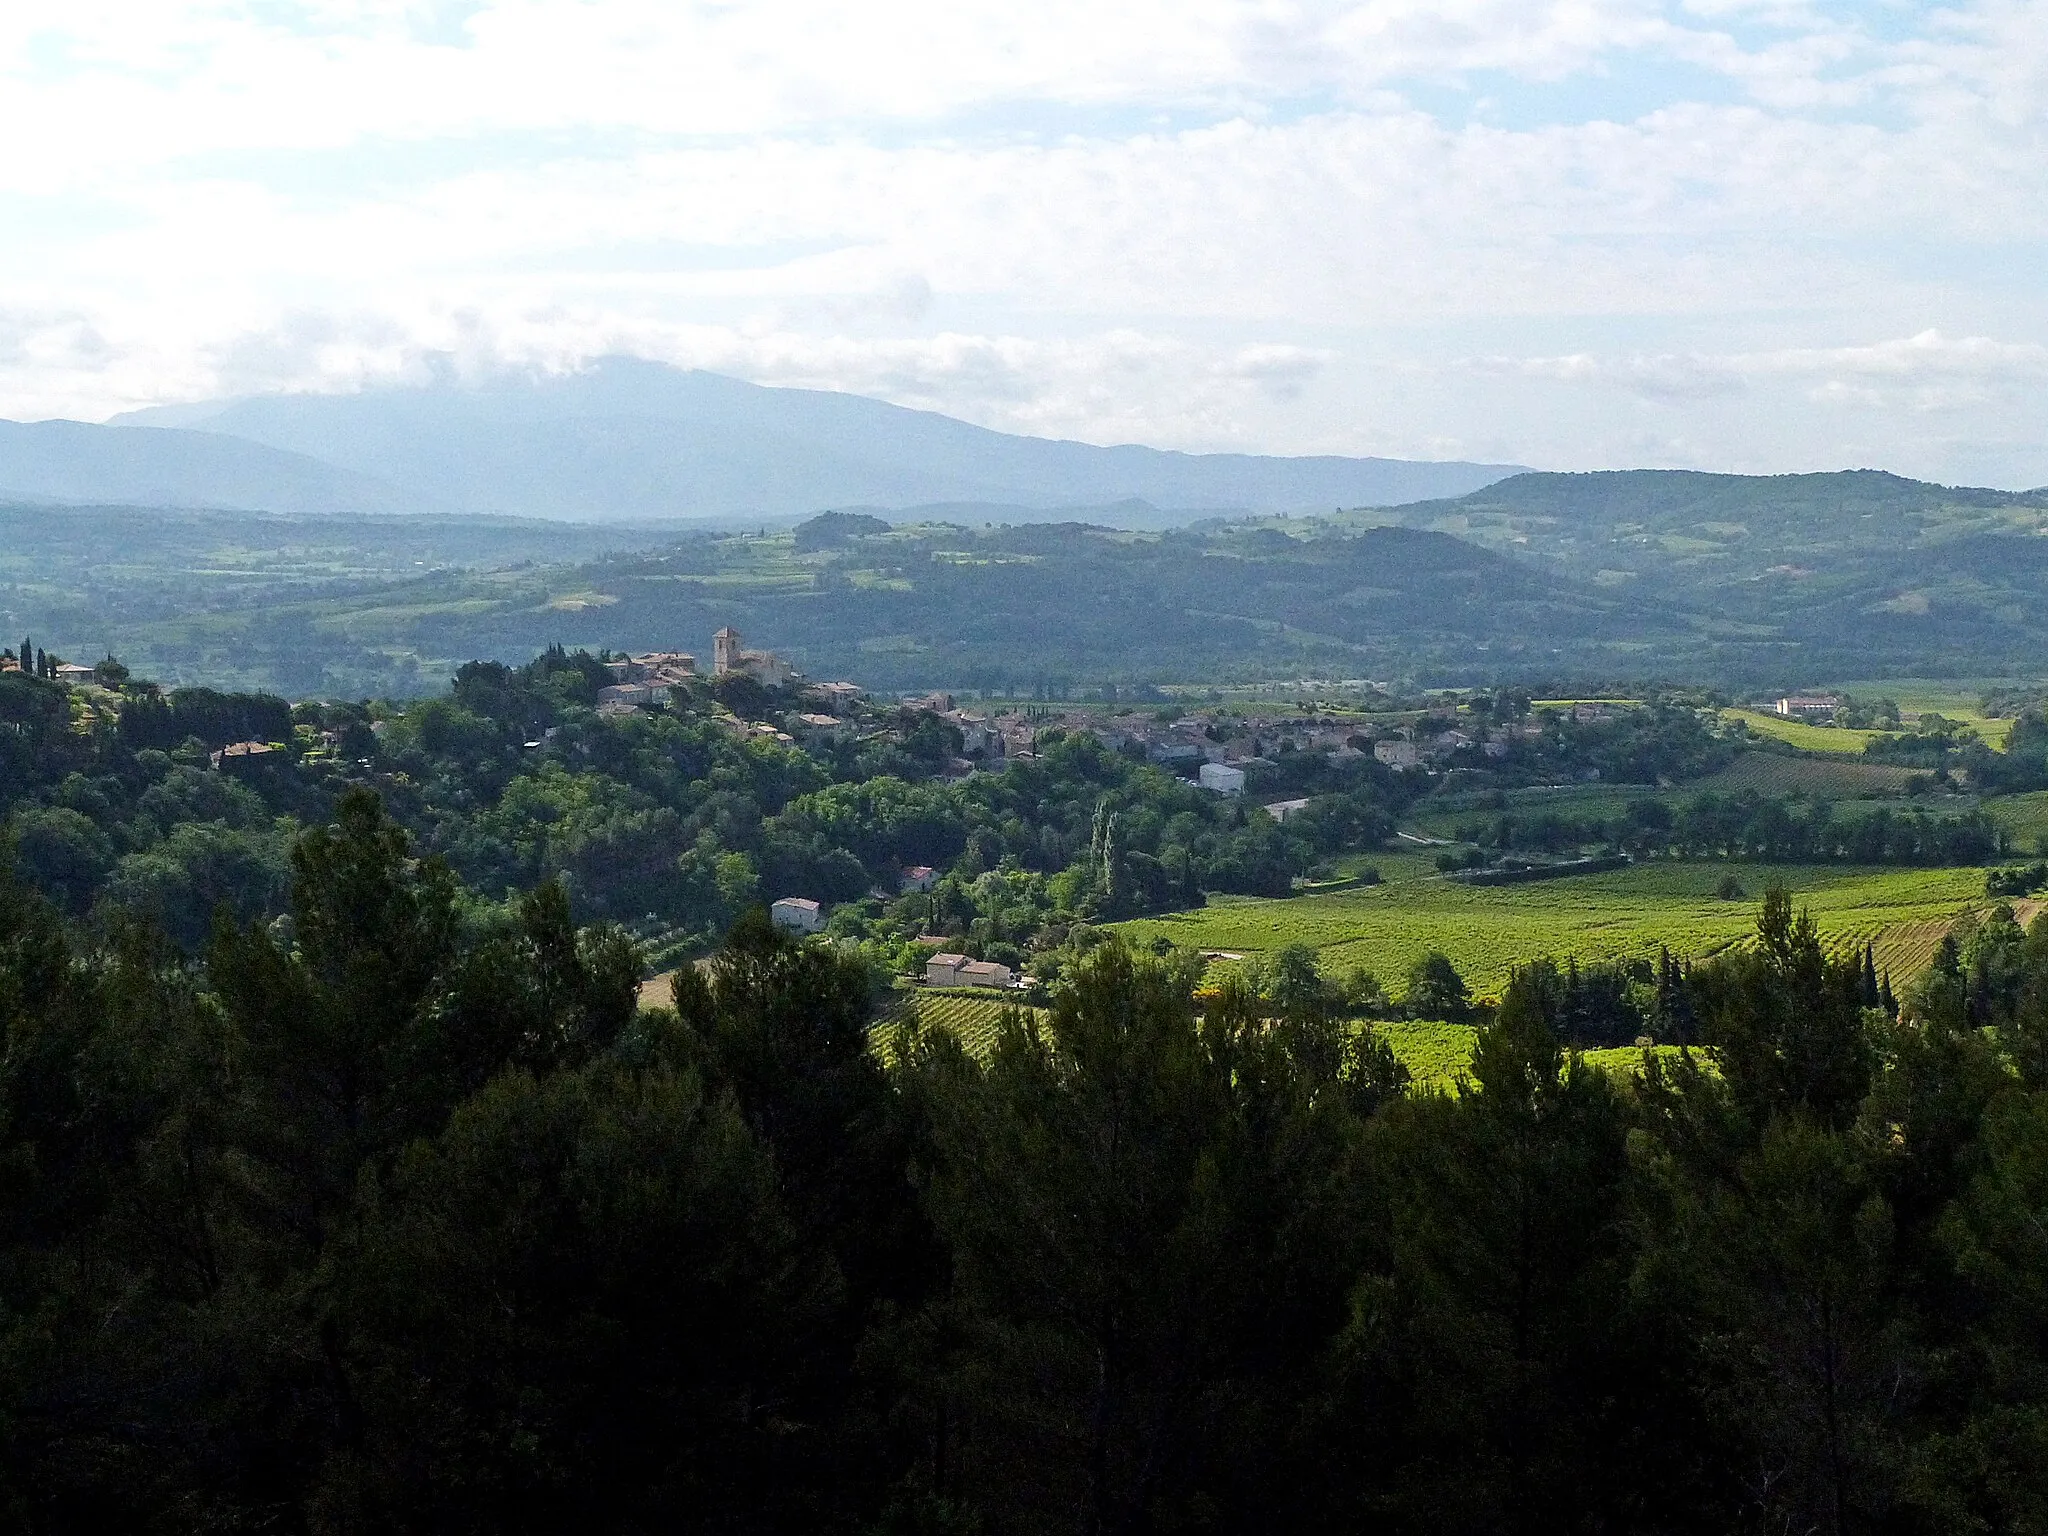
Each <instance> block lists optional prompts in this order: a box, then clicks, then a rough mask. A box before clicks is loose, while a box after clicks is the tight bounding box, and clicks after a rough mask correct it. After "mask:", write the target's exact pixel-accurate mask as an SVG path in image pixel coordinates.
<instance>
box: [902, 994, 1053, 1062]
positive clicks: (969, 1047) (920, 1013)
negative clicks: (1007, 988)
mask: <svg viewBox="0 0 2048 1536" xmlns="http://www.w3.org/2000/svg"><path fill="white" fill-rule="evenodd" d="M1011 1009H1021V1011H1023V1012H1026V1013H1030V1012H1034V1011H1036V1010H1032V1009H1028V1008H1022V1007H1021V1005H1020V1004H1018V1003H1016V1002H1013V1001H1011V1000H1010V999H1008V998H1002V997H990V996H987V995H985V994H981V993H976V992H964V991H955V990H952V989H950V988H949V989H947V990H944V991H910V992H905V993H903V994H902V995H901V996H900V998H899V999H898V1000H897V1001H896V1003H895V1005H894V1006H893V1007H892V1008H891V1009H890V1010H889V1011H888V1012H887V1013H886V1014H884V1016H883V1018H882V1020H881V1022H880V1023H878V1024H877V1025H876V1026H875V1030H874V1041H875V1045H876V1047H877V1048H878V1049H880V1050H882V1051H883V1052H885V1053H886V1052H888V1051H890V1050H893V1049H894V1046H895V1042H896V1037H897V1035H898V1033H899V1032H900V1030H901V1029H902V1027H903V1025H905V1024H907V1023H909V1022H910V1020H911V1019H912V1018H915V1019H916V1020H917V1021H918V1022H919V1023H921V1024H923V1025H924V1026H925V1027H926V1028H928V1029H942V1030H945V1031H946V1032H947V1033H949V1034H951V1035H952V1036H953V1037H954V1038H955V1039H957V1040H958V1041H959V1042H960V1044H961V1045H962V1047H964V1048H965V1049H966V1051H967V1054H968V1055H970V1056H973V1057H975V1058H977V1059H986V1057H987V1056H988V1053H989V1052H990V1051H991V1050H993V1049H994V1047H995V1042H996V1032H997V1030H998V1029H1000V1028H1001V1027H1002V1022H1003V1015H1004V1014H1005V1013H1007V1012H1009V1011H1010V1010H1011Z"/></svg>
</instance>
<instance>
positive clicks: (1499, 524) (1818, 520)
mask: <svg viewBox="0 0 2048 1536" xmlns="http://www.w3.org/2000/svg"><path fill="white" fill-rule="evenodd" d="M1361 520H1362V521H1366V522H1370V523H1380V522H1393V523H1397V524H1399V525H1400V526H1403V527H1411V528H1430V529H1435V530H1437V531H1439V532H1443V533H1450V534H1454V535H1456V536H1458V537H1460V538H1465V539H1470V540H1473V541H1474V542H1476V543H1480V544H1484V545H1487V546H1488V547H1490V548H1497V549H1509V550H1515V551H1518V552H1521V553H1524V554H1528V555H1533V556H1535V557H1537V558H1539V559H1543V560H1550V561H1555V562H1557V563H1559V564H1561V565H1563V566H1564V567H1566V568H1567V569H1571V570H1576V571H1583V572H1586V573H1589V574H1590V573H1594V572H1601V573H1605V574H1606V576H1607V578H1608V579H1609V580H1610V581H1614V580H1617V579H1622V578H1625V579H1628V580H1631V581H1640V582H1643V583H1648V584H1654V585H1658V586H1662V587H1667V588H1673V589H1684V590H1688V591H1690V590H1696V589H1698V588H1699V587H1701V586H1702V585H1714V584H1718V583H1722V582H1730V581H1742V580H1747V579H1749V578H1751V577H1756V576H1759V575H1766V574H1770V573H1771V572H1772V571H1773V568H1774V567H1778V566H1783V565H1790V566H1793V567H1795V568H1814V569H1816V570H1817V569H1820V568H1832V567H1834V566H1836V565H1839V564H1840V563H1842V562H1844V561H1849V560H1857V559H1869V558H1875V559H1887V558H1891V557H1895V556H1898V555H1901V554H1904V553H1906V552H1907V551H1909V550H1913V549H1917V548H1923V547H1931V546H1934V545H1939V544H1943V543H1949V542H1953V541H1955V540H1958V539H1966V538H1984V537H1997V536H2006V537H2031V536H2035V535H2038V534H2040V533H2041V532H2042V531H2043V530H2044V529H2048V489H2043V490H2036V491H1998V490H1986V489H1981V488H1972V487H1967V486H1962V487H1959V486H1946V485H1930V484H1928V483H1926V482H1924V481H1920V480H1907V479H1903V478H1901V477H1900V476H1898V475H1891V474H1885V473H1883V472H1881V471H1878V470H1868V469H1858V470H1844V471H1841V472H1839V473H1835V474H1816V475H1711V474H1700V473H1695V472H1693V471H1690V470H1651V469H1637V470H1618V471H1613V472H1609V473H1602V474H1584V475H1558V474H1524V475H1516V476H1514V477H1512V478H1510V479H1507V480H1503V481H1501V482H1500V483H1499V484H1497V485H1491V486H1487V487H1486V488H1484V489H1483V490H1479V491H1475V492H1473V493H1472V494H1471V495H1468V496H1462V497H1458V498H1456V499H1455V500H1448V501H1433V502H1424V503H1420V504H1418V505H1415V506H1409V507H1401V508H1394V509H1388V510H1386V511H1383V512H1381V513H1378V514H1372V513H1367V514H1363V515H1362V516H1359V515H1354V516H1353V517H1350V518H1340V519H1338V522H1339V524H1340V525H1346V524H1355V523H1356V522H1358V521H1361Z"/></svg>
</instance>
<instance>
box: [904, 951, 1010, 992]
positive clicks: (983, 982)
mask: <svg viewBox="0 0 2048 1536" xmlns="http://www.w3.org/2000/svg"><path fill="white" fill-rule="evenodd" d="M924 981H925V985H926V986H928V987H1014V986H1015V985H1016V984H1017V975H1016V972H1014V971H1012V970H1011V969H1010V968H1009V967H1008V966H1007V965H998V964H997V963H996V962H995V961H993V960H970V959H968V958H967V957H966V956H965V955H933V956H932V957H931V959H929V960H927V961H925V963H924Z"/></svg>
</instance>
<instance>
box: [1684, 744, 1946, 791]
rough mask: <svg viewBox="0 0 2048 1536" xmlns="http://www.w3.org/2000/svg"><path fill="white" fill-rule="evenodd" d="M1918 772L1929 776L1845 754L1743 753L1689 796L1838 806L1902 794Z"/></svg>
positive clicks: (1691, 787)
mask: <svg viewBox="0 0 2048 1536" xmlns="http://www.w3.org/2000/svg"><path fill="white" fill-rule="evenodd" d="M1916 772H1918V773H1920V774H1921V776H1922V777H1925V776H1926V772H1925V770H1924V769H1913V768H1902V767H1900V766H1899V765H1898V764H1896V763H1866V762H1862V761H1860V760H1855V759H1847V758H1845V756H1844V754H1841V753H1837V754H1835V755H1833V756H1831V757H1788V756H1786V755H1785V754H1784V753H1782V752H1745V753H1743V754H1742V755H1741V756H1740V757H1738V758H1736V759H1735V761H1734V762H1732V763H1730V764H1729V765H1728V766H1727V767H1726V768H1723V769H1722V770H1721V771H1720V772H1719V773H1713V774H1709V775H1708V776H1707V777H1706V778H1704V779H1695V780H1694V781H1693V782H1692V783H1690V784H1687V785H1686V786H1685V790H1686V791H1687V792H1690V793H1698V792H1699V791H1701V790H1714V791H1715V792H1717V793H1719V794H1724V795H1729V794H1742V793H1745V792H1747V793H1750V794H1757V795H1765V796H1778V795H1819V796H1824V797H1826V798H1827V799H1830V800H1840V799H1843V798H1845V797H1848V796H1851V795H1899V794H1904V793H1905V789H1906V782H1907V780H1909V779H1911V778H1912V777H1913V776H1914V774H1915V773H1916Z"/></svg>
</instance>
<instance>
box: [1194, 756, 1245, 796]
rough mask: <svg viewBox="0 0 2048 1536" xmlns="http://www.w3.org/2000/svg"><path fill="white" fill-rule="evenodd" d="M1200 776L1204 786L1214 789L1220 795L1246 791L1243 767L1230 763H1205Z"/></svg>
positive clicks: (1239, 793)
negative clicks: (1233, 765)
mask: <svg viewBox="0 0 2048 1536" xmlns="http://www.w3.org/2000/svg"><path fill="white" fill-rule="evenodd" d="M1200 777H1201V784H1202V788H1204V789H1213V790H1215V791H1216V793H1217V794H1219V795H1241V794H1243V793H1244V770H1243V769H1242V768H1233V767H1231V766H1230V765H1229V764H1228V763H1204V764H1202V772H1201V775H1200Z"/></svg>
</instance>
